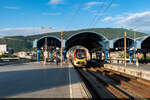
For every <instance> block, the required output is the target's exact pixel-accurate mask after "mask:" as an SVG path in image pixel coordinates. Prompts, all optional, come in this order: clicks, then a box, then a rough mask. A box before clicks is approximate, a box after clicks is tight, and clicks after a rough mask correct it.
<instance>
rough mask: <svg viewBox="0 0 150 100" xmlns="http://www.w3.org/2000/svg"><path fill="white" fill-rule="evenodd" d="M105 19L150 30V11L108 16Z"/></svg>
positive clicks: (129, 26) (142, 29)
mask: <svg viewBox="0 0 150 100" xmlns="http://www.w3.org/2000/svg"><path fill="white" fill-rule="evenodd" d="M103 21H105V22H107V21H113V22H114V24H116V25H117V24H118V25H120V26H124V27H127V28H138V29H140V30H141V31H142V32H150V11H145V12H140V13H130V14H129V13H128V14H127V15H117V16H115V17H106V18H104V19H103Z"/></svg>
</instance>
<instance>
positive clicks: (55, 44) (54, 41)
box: [33, 36, 61, 62]
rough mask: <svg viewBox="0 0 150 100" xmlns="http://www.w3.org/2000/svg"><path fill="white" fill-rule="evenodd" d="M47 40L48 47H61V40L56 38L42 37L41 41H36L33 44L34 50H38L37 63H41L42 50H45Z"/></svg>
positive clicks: (50, 54)
mask: <svg viewBox="0 0 150 100" xmlns="http://www.w3.org/2000/svg"><path fill="white" fill-rule="evenodd" d="M45 39H46V41H47V42H46V43H47V44H46V45H47V46H53V47H60V46H61V40H60V39H59V38H58V37H55V36H44V37H41V38H40V39H36V40H35V41H34V42H33V48H37V62H39V61H40V54H41V49H42V47H43V48H44V45H45ZM53 47H51V49H50V51H49V57H50V58H52V49H54V48H53ZM46 49H47V48H45V50H46Z"/></svg>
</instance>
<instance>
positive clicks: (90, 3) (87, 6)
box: [85, 1, 104, 9]
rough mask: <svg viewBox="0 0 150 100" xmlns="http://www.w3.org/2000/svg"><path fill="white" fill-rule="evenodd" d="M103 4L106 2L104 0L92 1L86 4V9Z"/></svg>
mask: <svg viewBox="0 0 150 100" xmlns="http://www.w3.org/2000/svg"><path fill="white" fill-rule="evenodd" d="M102 4H104V2H97V1H91V2H88V3H87V4H86V7H85V9H89V8H91V7H93V6H97V5H102Z"/></svg>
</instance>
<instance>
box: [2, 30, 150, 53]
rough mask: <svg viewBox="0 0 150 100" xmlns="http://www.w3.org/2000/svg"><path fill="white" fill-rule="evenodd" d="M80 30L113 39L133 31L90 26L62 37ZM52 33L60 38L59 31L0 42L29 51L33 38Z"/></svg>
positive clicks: (66, 32)
mask: <svg viewBox="0 0 150 100" xmlns="http://www.w3.org/2000/svg"><path fill="white" fill-rule="evenodd" d="M82 31H93V32H97V33H99V34H102V35H104V36H105V37H106V38H108V39H114V38H117V37H123V33H124V32H125V31H126V32H127V36H128V37H130V38H133V31H130V30H127V29H122V28H91V29H81V30H75V31H65V32H64V39H67V38H68V37H69V36H71V35H73V34H75V33H78V32H82ZM47 35H52V36H56V37H58V38H60V32H53V33H45V34H38V35H30V36H9V37H4V38H0V44H7V45H8V47H10V48H13V49H14V51H15V52H19V51H30V50H32V49H33V48H32V44H33V41H34V40H35V39H39V38H41V37H43V36H47ZM145 35H147V34H145V33H140V32H136V37H141V36H145Z"/></svg>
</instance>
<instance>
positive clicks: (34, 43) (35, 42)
mask: <svg viewBox="0 0 150 100" xmlns="http://www.w3.org/2000/svg"><path fill="white" fill-rule="evenodd" d="M45 38H51V39H54V40H56V41H57V42H60V43H61V40H60V39H59V38H58V37H56V36H50V35H48V36H43V37H41V38H40V39H36V40H34V42H33V48H37V49H41V48H40V47H38V45H39V44H38V43H39V41H41V40H44V39H45ZM52 42H53V41H52ZM44 43H45V41H44V42H43V45H44ZM60 43H59V44H57V43H56V46H58V47H60Z"/></svg>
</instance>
